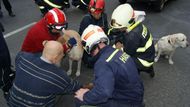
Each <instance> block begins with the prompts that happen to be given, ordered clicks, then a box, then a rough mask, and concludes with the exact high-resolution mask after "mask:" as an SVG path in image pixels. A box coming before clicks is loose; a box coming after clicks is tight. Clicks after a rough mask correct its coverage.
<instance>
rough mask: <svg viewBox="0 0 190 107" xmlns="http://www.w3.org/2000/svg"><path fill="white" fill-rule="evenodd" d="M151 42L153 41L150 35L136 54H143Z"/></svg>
mask: <svg viewBox="0 0 190 107" xmlns="http://www.w3.org/2000/svg"><path fill="white" fill-rule="evenodd" d="M152 40H153V39H152V35H151V34H150V37H149V39H148V41H147V42H146V44H145V46H144V47H140V48H138V49H137V51H136V52H145V51H146V49H148V48H149V47H150V46H151V45H152Z"/></svg>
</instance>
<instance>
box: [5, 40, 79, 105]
mask: <svg viewBox="0 0 190 107" xmlns="http://www.w3.org/2000/svg"><path fill="white" fill-rule="evenodd" d="M43 44H44V49H43V52H42V56H41V57H38V55H36V54H32V53H27V52H20V53H19V54H18V55H17V57H16V77H15V81H14V82H13V86H12V88H11V90H10V97H9V100H8V104H9V106H11V107H29V106H30V107H53V106H55V97H56V95H58V94H68V93H73V92H75V91H76V90H78V89H79V88H80V87H81V85H80V83H79V82H77V81H74V80H72V79H70V77H68V76H67V74H66V72H65V71H64V70H62V69H60V68H58V67H56V66H55V64H56V63H59V62H60V61H61V59H62V57H63V55H64V54H63V47H62V44H61V43H59V42H57V41H46V42H43Z"/></svg>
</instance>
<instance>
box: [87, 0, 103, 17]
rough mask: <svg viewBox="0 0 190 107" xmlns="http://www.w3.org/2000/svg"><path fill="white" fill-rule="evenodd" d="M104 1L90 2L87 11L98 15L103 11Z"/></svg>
mask: <svg viewBox="0 0 190 107" xmlns="http://www.w3.org/2000/svg"><path fill="white" fill-rule="evenodd" d="M104 7H105V1H104V0H90V3H89V11H90V12H91V13H95V14H99V13H102V12H103V11H104Z"/></svg>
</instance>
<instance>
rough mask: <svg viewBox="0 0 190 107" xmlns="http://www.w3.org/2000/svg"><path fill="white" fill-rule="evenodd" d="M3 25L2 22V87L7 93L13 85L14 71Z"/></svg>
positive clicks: (0, 41)
mask: <svg viewBox="0 0 190 107" xmlns="http://www.w3.org/2000/svg"><path fill="white" fill-rule="evenodd" d="M3 31H4V29H3V26H2V24H1V23H0V88H1V89H2V90H3V92H4V94H6V93H7V92H8V91H9V89H10V87H11V86H12V80H13V79H14V71H13V70H12V69H11V58H10V53H9V50H8V47H7V44H6V41H5V39H4V36H3V33H2V32H3Z"/></svg>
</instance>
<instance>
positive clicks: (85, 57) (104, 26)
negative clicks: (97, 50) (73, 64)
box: [79, 13, 108, 67]
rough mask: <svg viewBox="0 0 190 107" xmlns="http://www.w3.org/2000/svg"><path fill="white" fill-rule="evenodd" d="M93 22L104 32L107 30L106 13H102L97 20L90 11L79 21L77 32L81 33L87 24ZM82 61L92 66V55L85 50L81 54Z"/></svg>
mask: <svg viewBox="0 0 190 107" xmlns="http://www.w3.org/2000/svg"><path fill="white" fill-rule="evenodd" d="M90 24H93V25H97V26H100V27H101V28H102V29H103V30H104V32H105V33H107V32H108V21H107V15H106V14H105V13H102V16H101V18H100V19H99V20H96V19H95V18H94V17H93V16H92V15H91V14H90V13H88V14H86V15H85V16H84V18H83V19H82V21H81V23H80V28H79V34H80V35H82V33H83V31H84V30H85V29H86V28H87V27H88V25H90ZM82 61H83V62H84V63H85V64H86V65H87V66H88V67H93V65H94V61H93V60H92V57H91V56H90V55H88V54H87V53H86V52H84V54H83V58H82Z"/></svg>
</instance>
